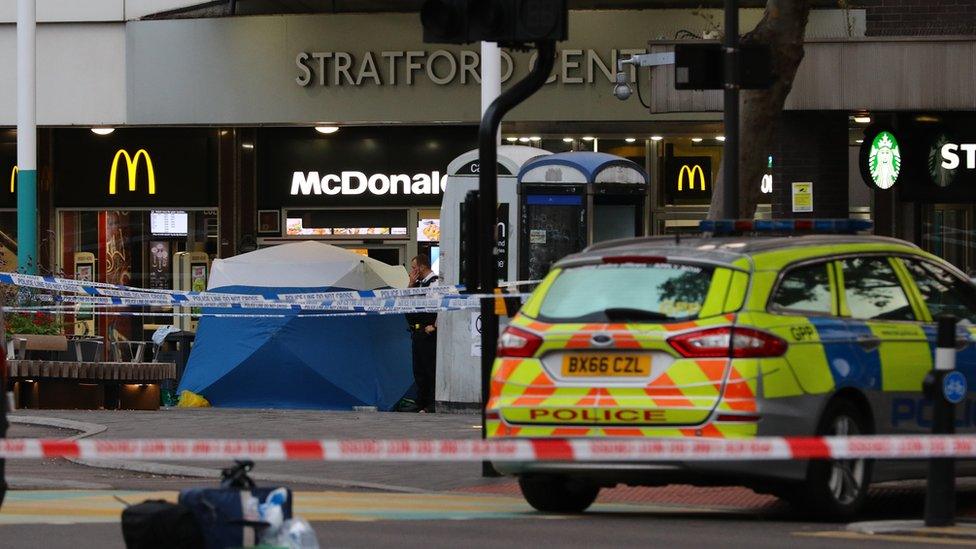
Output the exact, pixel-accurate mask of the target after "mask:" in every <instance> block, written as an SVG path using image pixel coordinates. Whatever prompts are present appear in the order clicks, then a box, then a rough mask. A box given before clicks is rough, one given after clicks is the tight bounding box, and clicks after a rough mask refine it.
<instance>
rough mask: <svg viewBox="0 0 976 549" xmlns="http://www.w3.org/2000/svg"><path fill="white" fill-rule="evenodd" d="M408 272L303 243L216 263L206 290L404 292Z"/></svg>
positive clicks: (328, 247)
mask: <svg viewBox="0 0 976 549" xmlns="http://www.w3.org/2000/svg"><path fill="white" fill-rule="evenodd" d="M408 278H409V277H408V276H407V271H406V269H404V268H403V267H401V266H399V265H397V266H392V265H387V264H386V263H383V262H382V261H377V260H375V259H370V258H368V257H366V256H364V255H359V254H357V253H355V252H351V251H349V250H346V249H343V248H340V247H338V246H332V245H330V244H323V243H321V242H314V241H310V240H309V241H305V242H295V243H291V244H280V245H278V246H272V247H270V248H264V249H262V250H257V251H254V252H250V253H246V254H241V255H237V256H234V257H230V258H227V259H215V260H214V262H213V267H212V268H211V271H210V282H209V283H208V285H207V288H208V289H210V290H213V289H215V288H223V287H226V286H254V287H259V288H321V287H336V288H347V289H350V290H375V289H377V288H386V287H390V288H405V287H406V286H407V282H408Z"/></svg>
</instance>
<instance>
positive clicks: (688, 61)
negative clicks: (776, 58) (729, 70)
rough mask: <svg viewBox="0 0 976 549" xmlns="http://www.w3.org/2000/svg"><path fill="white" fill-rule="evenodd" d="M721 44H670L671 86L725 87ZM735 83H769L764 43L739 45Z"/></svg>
mask: <svg viewBox="0 0 976 549" xmlns="http://www.w3.org/2000/svg"><path fill="white" fill-rule="evenodd" d="M724 67H725V53H724V52H723V51H722V44H715V43H704V44H678V45H676V46H675V47H674V89H676V90H720V89H723V88H724V87H725V69H724ZM738 83H739V87H740V88H742V89H744V90H756V89H764V88H768V87H769V86H771V85H772V83H773V69H772V57H771V53H770V51H769V46H768V45H766V44H742V45H741V46H739V82H738Z"/></svg>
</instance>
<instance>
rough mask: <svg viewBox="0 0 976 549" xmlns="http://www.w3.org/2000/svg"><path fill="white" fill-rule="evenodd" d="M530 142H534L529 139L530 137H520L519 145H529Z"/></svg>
mask: <svg viewBox="0 0 976 549" xmlns="http://www.w3.org/2000/svg"><path fill="white" fill-rule="evenodd" d="M529 141H532V140H531V139H529V138H528V137H519V143H528V142H529Z"/></svg>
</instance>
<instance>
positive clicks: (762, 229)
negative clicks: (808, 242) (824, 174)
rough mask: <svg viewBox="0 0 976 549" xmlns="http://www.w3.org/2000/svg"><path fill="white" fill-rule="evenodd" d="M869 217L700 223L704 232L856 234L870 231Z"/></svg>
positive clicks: (737, 220) (728, 220)
mask: <svg viewBox="0 0 976 549" xmlns="http://www.w3.org/2000/svg"><path fill="white" fill-rule="evenodd" d="M872 227H874V223H872V222H871V221H870V220H867V219H715V220H711V219H709V220H705V221H702V222H700V223H699V224H698V228H699V229H700V230H701V231H702V232H704V233H712V234H733V233H779V234H855V233H858V232H861V231H869V230H871V228H872Z"/></svg>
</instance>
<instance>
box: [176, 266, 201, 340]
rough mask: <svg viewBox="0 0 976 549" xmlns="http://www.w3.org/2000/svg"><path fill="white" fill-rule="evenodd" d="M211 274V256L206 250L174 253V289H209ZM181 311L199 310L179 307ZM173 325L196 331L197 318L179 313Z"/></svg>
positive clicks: (197, 290) (198, 290)
mask: <svg viewBox="0 0 976 549" xmlns="http://www.w3.org/2000/svg"><path fill="white" fill-rule="evenodd" d="M209 275H210V256H208V255H207V254H206V253H204V252H177V253H175V254H173V289H174V290H180V291H185V292H203V291H206V289H207V279H208V278H209ZM178 310H179V312H183V313H189V312H198V311H195V310H193V311H191V310H190V309H186V308H183V309H182V310H180V309H178ZM173 325H174V326H176V327H177V328H179V329H180V330H183V331H189V332H195V331H196V330H197V319H195V318H192V317H189V316H183V315H179V316H176V317H175V318H174V319H173Z"/></svg>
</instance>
